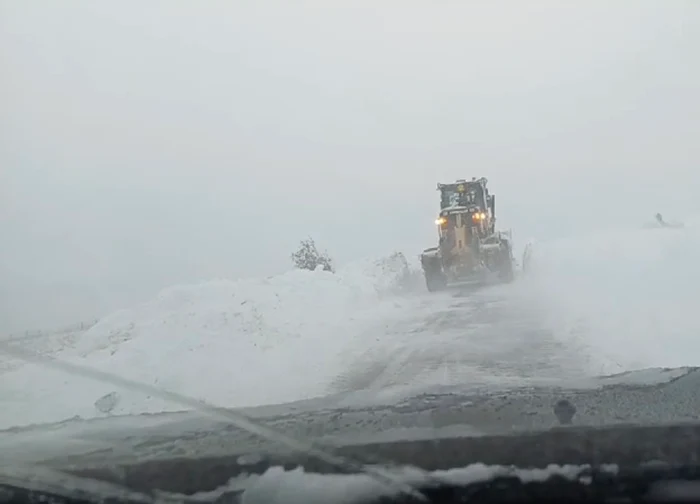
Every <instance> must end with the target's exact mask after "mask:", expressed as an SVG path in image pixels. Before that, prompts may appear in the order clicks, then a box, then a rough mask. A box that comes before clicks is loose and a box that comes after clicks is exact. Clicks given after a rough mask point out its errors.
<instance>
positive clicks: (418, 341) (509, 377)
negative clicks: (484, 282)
mask: <svg viewBox="0 0 700 504" xmlns="http://www.w3.org/2000/svg"><path fill="white" fill-rule="evenodd" d="M698 252H700V235H699V234H698V233H697V227H695V226H694V223H693V222H692V221H689V222H687V223H686V227H685V228H684V229H681V230H660V229H658V230H639V229H627V230H618V231H616V232H614V233H613V232H601V233H597V234H595V235H589V236H585V237H579V238H577V239H570V240H566V241H558V242H552V243H539V244H537V247H536V255H535V263H534V264H535V269H534V271H533V273H532V274H531V275H530V276H528V277H527V278H522V279H520V280H519V281H518V282H516V283H514V284H512V285H500V286H494V287H489V288H485V289H481V290H475V291H470V292H467V291H453V292H443V293H438V294H432V295H431V294H428V293H427V292H425V290H424V288H423V286H422V283H420V281H419V282H416V279H415V277H412V275H411V274H410V271H409V270H407V269H406V263H405V260H404V258H403V256H400V255H394V256H391V257H387V258H383V259H380V260H377V261H360V262H358V263H355V264H351V265H348V266H346V267H344V268H342V269H341V270H340V271H338V272H337V273H336V274H330V273H326V272H322V271H318V272H307V271H293V272H289V273H287V274H284V275H280V276H277V277H271V278H266V279H251V280H240V281H228V280H217V281H211V282H206V283H202V284H199V285H190V286H176V287H173V288H170V289H166V290H164V291H163V292H161V293H160V294H159V295H158V296H157V297H156V298H155V299H153V300H152V301H150V302H148V303H145V304H142V305H139V306H136V307H133V308H131V309H127V310H122V311H120V312H117V313H115V314H112V315H110V316H108V317H105V318H104V319H102V320H101V321H99V322H98V323H97V324H96V325H95V326H93V327H91V328H89V329H88V330H87V331H84V332H82V333H79V334H70V335H61V336H56V337H55V338H54V339H52V341H51V342H50V344H48V343H47V342H46V341H44V342H43V343H42V342H40V341H38V340H33V341H31V342H26V343H24V344H23V345H26V346H28V347H29V348H33V347H35V348H46V349H49V350H50V352H51V353H52V354H53V355H55V356H56V357H58V358H61V359H66V360H69V361H72V362H76V363H79V364H82V365H85V366H89V367H95V368H98V369H100V370H103V371H108V372H112V373H114V374H118V375H122V376H127V377H129V378H131V379H134V380H139V381H141V382H144V383H148V384H150V385H156V386H159V387H162V388H165V389H169V390H174V391H178V392H180V393H183V394H187V395H189V396H193V397H197V398H200V399H204V400H207V401H209V402H211V403H214V404H218V405H221V406H227V407H238V406H256V405H262V404H275V403H281V402H289V401H294V400H300V399H308V398H313V397H320V396H324V395H327V394H344V395H346V396H347V398H348V399H347V400H348V401H352V400H356V401H390V400H396V399H398V398H400V397H402V396H404V395H405V394H415V393H416V392H419V391H422V390H424V389H433V390H434V389H435V388H436V387H448V388H449V387H451V388H454V387H457V388H459V389H463V390H465V391H467V390H470V391H473V390H475V389H476V390H478V389H480V388H487V389H489V390H493V389H497V388H498V387H502V386H512V385H524V384H543V383H547V384H561V383H564V382H568V383H570V384H571V383H574V382H576V381H577V380H584V379H586V378H590V377H593V376H596V375H600V374H611V373H617V372H623V371H628V370H632V369H640V368H647V367H657V366H658V367H663V366H667V367H676V366H686V365H687V366H692V365H697V364H699V363H700V355H698V353H699V352H698V351H699V350H700V345H698V344H696V339H697V335H698V334H700V318H698V317H697V316H696V314H695V311H696V301H697V299H700V296H699V295H698V294H699V293H700V290H698V286H699V285H700V268H699V267H698V263H697V260H696V258H697V257H700V254H699V253H698ZM419 280H420V279H419ZM42 345H43V346H42ZM0 374H1V376H0V402H1V403H2V408H0V428H3V427H9V426H13V425H21V424H29V423H39V422H50V421H59V420H64V419H66V418H71V417H74V416H81V417H83V418H91V417H100V416H105V415H108V414H111V415H114V414H134V413H144V412H157V411H173V410H180V409H182V408H181V407H180V406H179V405H177V404H168V403H165V402H164V401H161V400H159V399H157V398H153V397H144V396H142V395H140V394H138V393H134V392H130V391H123V390H117V389H115V388H114V387H112V386H110V385H108V384H104V383H92V382H87V381H86V380H85V379H83V378H80V377H74V376H68V375H65V374H62V373H60V372H58V371H53V370H47V369H45V368H43V367H41V366H37V365H33V364H23V363H20V362H17V361H13V360H11V359H7V358H4V359H3V360H2V362H0ZM105 396H108V397H110V398H111V400H110V401H106V403H107V407H106V406H105V401H102V402H99V401H98V399H100V398H103V397H105ZM96 401H98V402H97V403H96Z"/></svg>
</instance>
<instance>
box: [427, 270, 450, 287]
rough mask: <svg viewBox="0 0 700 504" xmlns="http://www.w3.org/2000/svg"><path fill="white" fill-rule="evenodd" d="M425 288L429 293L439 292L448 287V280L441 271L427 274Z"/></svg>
mask: <svg viewBox="0 0 700 504" xmlns="http://www.w3.org/2000/svg"><path fill="white" fill-rule="evenodd" d="M425 286H426V287H427V288H428V291H429V292H437V291H441V290H444V289H445V288H446V287H447V278H446V277H445V275H444V274H443V273H442V272H441V271H432V272H428V271H426V272H425Z"/></svg>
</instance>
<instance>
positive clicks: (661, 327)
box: [516, 219, 700, 373]
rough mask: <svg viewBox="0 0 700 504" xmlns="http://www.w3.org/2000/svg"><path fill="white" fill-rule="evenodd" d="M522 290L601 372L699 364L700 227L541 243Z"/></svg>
mask: <svg viewBox="0 0 700 504" xmlns="http://www.w3.org/2000/svg"><path fill="white" fill-rule="evenodd" d="M533 252H534V253H533V262H532V264H533V270H532V271H531V272H530V274H529V275H528V276H527V278H525V279H524V281H523V282H522V283H521V284H520V285H519V286H518V287H517V289H516V290H517V295H519V296H520V297H521V298H523V299H527V300H528V302H529V303H530V304H531V305H534V306H537V307H538V308H539V309H540V310H541V311H542V313H543V314H544V315H545V316H546V319H545V320H546V324H547V325H548V326H549V328H550V329H552V330H554V332H555V333H557V334H558V335H559V337H561V338H562V339H564V340H568V341H571V342H572V343H576V344H585V345H586V346H588V347H590V348H591V349H592V350H593V352H592V355H593V357H592V359H593V360H594V361H595V362H592V364H594V365H597V366H599V369H594V370H593V371H594V372H598V373H613V372H619V371H626V370H629V369H634V368H645V367H654V366H658V367H680V366H693V365H698V364H700V341H699V340H698V336H700V317H699V316H698V315H699V314H698V312H697V306H698V305H697V302H698V300H699V299H700V262H699V259H700V226H698V221H697V219H695V220H691V221H686V222H685V226H684V227H683V228H680V229H621V230H618V231H606V232H601V233H596V234H590V235H587V236H582V237H577V238H575V239H566V240H559V241H556V242H549V243H547V242H541V243H537V244H536V245H535V247H534V249H533Z"/></svg>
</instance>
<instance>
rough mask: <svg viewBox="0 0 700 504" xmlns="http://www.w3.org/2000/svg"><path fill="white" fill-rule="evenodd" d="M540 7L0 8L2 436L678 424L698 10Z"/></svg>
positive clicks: (267, 3) (82, 2) (691, 276)
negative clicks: (222, 412)
mask: <svg viewBox="0 0 700 504" xmlns="http://www.w3.org/2000/svg"><path fill="white" fill-rule="evenodd" d="M548 6H549V7H548V8H547V9H544V8H543V7H542V5H540V4H539V3H538V2H511V3H509V4H508V5H507V6H506V7H504V6H503V5H499V6H497V5H496V4H493V3H491V2H409V3H405V2H393V3H389V2H372V3H371V4H370V3H366V4H364V3H359V4H358V3H357V2H351V1H350V0H334V1H333V2H321V1H313V0H312V1H310V2H301V3H299V2H282V1H277V2H275V1H272V0H256V2H238V1H230V2H196V1H190V2H185V1H182V2H174V1H173V2H128V1H127V2H116V1H112V2H90V1H87V0H74V1H71V2H60V1H55V2H41V3H39V2H29V1H15V2H10V1H7V2H0V48H2V51H1V52H2V57H1V58H0V61H1V62H2V66H3V72H2V75H3V77H2V79H0V82H2V86H3V92H2V93H1V94H0V96H1V97H2V98H0V100H2V119H0V123H1V127H2V134H0V237H1V241H2V246H0V335H1V336H2V343H3V344H7V345H8V346H7V347H3V348H4V350H2V353H0V403H1V404H2V407H1V408H0V430H2V432H0V453H3V454H5V453H9V452H8V451H5V449H4V448H3V447H4V446H10V445H12V446H14V447H15V448H16V453H15V452H12V453H13V454H15V455H13V456H17V457H34V458H33V459H32V460H33V461H34V462H37V460H38V459H39V458H41V457H44V455H45V454H44V450H49V449H50V450H67V451H68V452H71V453H73V454H74V455H75V456H76V457H77V456H78V455H79V456H81V457H83V456H84V457H87V456H88V452H89V453H92V455H89V456H94V457H97V455H95V454H94V453H99V454H100V455H101V456H103V457H107V456H112V455H114V454H115V453H117V451H114V452H109V455H105V453H106V452H107V451H108V450H107V448H106V446H113V445H120V446H123V447H124V448H123V451H119V452H118V453H119V456H120V457H122V456H124V457H126V455H124V451H129V450H143V451H142V452H139V453H140V454H139V457H141V456H142V455H143V454H144V453H147V454H148V455H149V456H150V455H153V456H154V457H155V456H156V455H157V456H159V457H161V456H162V457H166V456H172V454H173V453H176V452H178V450H180V449H182V451H183V452H185V451H186V452H187V453H190V449H191V450H192V451H193V452H194V451H196V450H202V451H204V452H208V451H209V452H215V451H223V450H231V449H233V448H232V446H234V445H235V446H236V447H238V448H236V449H241V446H245V447H247V448H249V449H250V451H255V450H257V449H258V448H257V446H258V445H256V444H255V442H254V441H253V438H254V437H255V436H259V433H258V434H254V435H253V434H250V435H248V434H245V435H244V434H241V433H240V432H239V430H240V429H239V430H236V429H238V428H236V429H233V428H231V429H229V430H227V429H228V427H226V426H222V425H221V424H222V423H224V424H225V423H226V422H227V420H222V419H221V418H218V419H217V420H216V421H213V420H211V419H209V420H206V419H205V418H204V416H206V415H199V414H197V415H195V414H190V413H188V414H185V413H182V411H190V412H191V411H192V410H194V409H197V408H198V407H199V406H201V403H198V402H197V401H202V402H204V403H206V404H208V405H210V406H212V407H214V406H216V407H221V408H226V409H230V408H244V410H243V411H244V412H245V413H246V414H249V415H250V416H251V417H252V418H254V419H256V421H259V422H261V423H265V422H267V423H266V425H272V426H274V427H275V429H278V430H280V431H283V432H285V433H286V434H288V435H289V436H293V437H295V438H303V439H310V440H313V441H318V442H319V443H321V444H323V443H325V442H329V443H331V444H333V443H340V444H352V443H359V442H360V441H362V442H364V441H368V442H369V440H371V441H377V442H381V441H383V440H387V439H392V440H397V439H398V440H401V439H405V438H406V437H408V436H416V437H420V436H424V437H428V438H433V437H437V436H439V435H443V434H445V433H454V432H459V434H460V435H474V434H483V433H497V434H498V433H500V434H504V433H505V434H513V433H517V432H522V431H532V430H537V429H550V428H552V427H556V426H558V425H560V424H561V421H560V419H559V416H558V414H557V413H555V405H556V404H558V403H559V401H560V400H562V399H566V400H569V401H571V403H572V404H573V406H574V407H575V409H574V410H571V411H574V413H571V418H572V419H571V423H572V424H574V425H610V424H616V423H624V422H632V423H635V422H638V423H659V422H662V421H666V420H668V421H675V420H682V419H691V420H692V419H693V418H694V416H693V415H695V414H696V413H694V412H693V411H695V410H693V408H694V407H695V406H694V405H695V403H694V402H693V401H694V399H693V400H691V399H688V400H687V401H686V400H685V399H681V396H682V394H681V393H680V392H679V390H680V387H681V385H679V383H684V382H682V381H681V382H678V380H679V379H680V378H682V377H684V376H686V375H688V376H695V375H692V373H695V368H694V366H697V365H698V364H700V357H698V353H696V352H695V350H696V349H698V350H699V351H700V344H699V343H698V341H699V340H698V336H699V335H700V317H698V316H697V315H696V310H697V301H698V285H700V283H699V282H700V266H699V264H700V261H698V258H699V257H700V232H699V231H698V227H697V223H698V220H697V217H696V216H697V215H700V199H698V197H697V190H698V188H699V187H700V171H699V170H698V169H697V165H698V161H699V160H700V147H699V146H700V143H698V141H697V132H698V131H700V110H698V104H700V96H699V94H700V91H698V90H699V89H700V58H699V57H698V48H700V29H693V28H694V27H695V28H700V25H699V24H698V23H699V22H700V21H699V18H700V3H697V4H695V3H686V4H678V3H674V2H667V3H665V2H655V3H654V2H647V3H635V4H634V5H631V4H630V5H627V4H624V5H623V4H617V3H612V2H611V3H609V4H605V9H603V8H602V7H601V6H600V4H597V3H590V2H576V3H566V4H564V3H561V4H560V3H557V2H550V3H549V4H548ZM630 9H634V15H632V16H630ZM522 20H527V22H522ZM681 25H682V26H684V27H687V29H684V30H679V29H678V27H679V26H681ZM593 33H595V37H591V34H593ZM475 167H476V168H475ZM660 173H663V176H659V174H660ZM482 177H483V178H482ZM463 180H466V181H468V182H466V183H464V186H465V189H464V191H463V192H461V191H459V190H458V186H459V185H460V181H463ZM471 182H473V184H471ZM437 184H443V185H445V187H444V188H443V190H442V191H438V190H436V187H439V186H438V185H437ZM482 184H483V186H482ZM484 190H485V191H487V192H482V191H484ZM486 196H494V199H490V198H489V199H488V200H487V201H484V198H485V197H486ZM495 196H497V199H495ZM492 202H493V207H492V206H491V203H492ZM470 204H476V205H479V206H480V207H484V208H486V210H484V211H483V212H466V213H465V214H460V211H459V210H456V211H454V212H451V213H453V214H454V215H455V216H454V217H452V218H453V219H454V222H455V225H450V226H447V225H444V221H442V220H441V219H442V218H443V217H444V216H442V214H441V213H440V211H439V210H438V208H437V207H438V205H440V207H441V209H442V208H445V207H448V206H455V205H459V206H467V205H470ZM651 205H653V206H651ZM492 208H493V211H492ZM445 213H450V212H445ZM657 213H661V214H662V215H663V225H659V223H658V222H656V219H655V217H654V216H655V215H656V214H657ZM457 223H458V224H457ZM441 230H442V232H443V237H442V241H441V234H440V231H441ZM12 348H14V349H18V350H22V351H23V352H29V354H22V355H20V354H18V353H12V351H11V349H12ZM28 355H29V356H31V355H34V356H39V357H47V358H51V359H56V360H57V361H60V362H66V363H70V364H72V365H74V366H76V367H78V368H86V369H91V370H94V371H99V372H100V373H108V374H109V375H114V376H119V377H123V378H128V379H129V380H130V383H129V384H127V383H125V382H119V381H114V380H112V381H110V380H107V379H106V378H105V376H104V375H100V376H97V375H95V374H90V373H82V374H81V373H80V372H78V371H76V369H75V368H60V369H59V368H53V367H50V366H49V364H48V363H47V362H45V361H41V360H34V361H32V360H31V358H29V357H28ZM28 358H29V360H30V361H27V359H28ZM134 382H136V383H140V384H145V385H147V387H145V388H144V387H141V388H139V387H136V386H135V385H134ZM148 387H150V388H148ZM609 387H613V389H610V388H609ZM664 387H668V388H664ZM154 390H155V391H156V392H157V391H171V392H175V393H177V394H180V395H179V396H178V398H175V397H172V396H168V395H167V394H165V395H159V394H157V393H156V392H154ZM611 390H612V391H611ZM659 390H663V391H664V392H663V393H661V392H658V391H659ZM654 391H656V392H654ZM674 394H677V395H674ZM688 395H693V394H690V393H689V394H688ZM695 395H697V394H695ZM183 396H184V397H187V398H190V400H189V401H187V400H185V401H183V400H182V397H183ZM613 398H618V399H619V400H614V399H613ZM599 404H604V405H605V407H600V406H598V405H599ZM631 404H643V405H644V407H639V408H632V406H631ZM698 407H699V408H700V405H698ZM562 408H563V409H562ZM556 411H558V412H559V413H562V412H565V411H569V410H568V409H567V408H566V407H561V408H559V409H557V410H556ZM239 413H240V411H239ZM210 414H212V411H211V410H208V413H207V415H210ZM564 416H566V414H564ZM57 422H59V423H61V424H60V426H56V425H55V424H56V423H57ZM47 425H52V426H53V427H46V426H47ZM28 426H40V427H32V430H31V433H32V434H31V435H29V434H27V432H25V431H24V430H23V429H29V427H28ZM42 429H43V430H42ZM202 429H204V430H206V429H210V430H214V431H216V432H217V436H218V435H221V436H224V435H228V434H230V435H231V436H237V437H236V442H235V443H225V442H223V441H221V439H218V438H217V441H216V442H215V441H212V440H211V438H207V440H206V442H204V441H202V443H201V444H197V443H196V440H195V439H194V438H195V437H196V435H195V434H192V432H200V431H201V430H202ZM88 431H89V432H90V433H91V434H90V435H91V436H92V437H91V438H90V439H91V440H89V441H88V440H81V441H80V442H76V443H66V444H65V445H64V444H61V443H60V442H58V441H56V439H58V438H61V439H63V438H64V437H65V438H69V437H70V438H73V437H81V436H82V434H80V433H81V432H88ZM234 431H235V432H234ZM49 432H51V433H52V434H51V435H52V436H57V438H56V439H54V438H52V440H51V441H52V442H51V443H49V442H46V439H47V437H44V434H45V435H46V436H49V434H48V433H49ZM135 432H137V433H138V434H135ZM38 433H41V435H39V434H38ZM227 433H228V434H227ZM93 434H94V435H93ZM267 434H269V433H267ZM267 434H265V436H267ZM149 436H150V438H149ZM159 436H160V437H159ZM86 437H87V436H86ZM166 437H167V438H168V439H170V438H172V437H182V442H183V443H185V444H184V445H182V446H180V445H173V446H171V447H170V448H172V449H168V450H166V449H162V450H161V449H156V448H154V447H153V445H150V444H149V441H147V440H145V438H149V439H151V438H152V440H153V439H155V440H162V439H165V438H166ZM263 437H264V436H263ZM98 438H99V442H98V441H97V439H98ZM137 439H138V440H139V442H137V441H136V440H137ZM54 441H55V442H54ZM154 442H155V441H154ZM159 442H160V441H159ZM277 442H278V440H275V441H272V443H273V444H274V443H277ZM3 443H5V444H3ZM81 443H85V445H83V444H81ZM90 443H94V444H95V446H93V445H92V444H90ZM130 443H131V444H130ZM30 444H31V446H38V447H37V449H36V450H29V449H26V450H25V451H24V452H23V451H22V450H20V447H28V446H29V445H30ZM87 444H90V447H91V448H94V449H95V450H94V453H93V452H92V451H90V450H87V449H82V448H81V447H83V446H86V445H87ZM185 445H186V446H185ZM194 445H196V446H195V448H196V450H195V449H194V448H193V446H194ZM185 448H187V449H185ZM7 450H9V448H7ZM77 452H79V453H77ZM22 453H25V454H24V455H23V454H22ZM197 453H199V452H197ZM54 455H55V454H54ZM52 456H53V455H52ZM114 456H117V455H114ZM45 459H46V460H49V459H51V457H49V456H48V455H46V457H45ZM81 460H82V459H81Z"/></svg>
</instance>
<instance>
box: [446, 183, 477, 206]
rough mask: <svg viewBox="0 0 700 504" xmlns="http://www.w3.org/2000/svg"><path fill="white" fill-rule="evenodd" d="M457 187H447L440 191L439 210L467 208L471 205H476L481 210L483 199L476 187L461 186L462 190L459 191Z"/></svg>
mask: <svg viewBox="0 0 700 504" xmlns="http://www.w3.org/2000/svg"><path fill="white" fill-rule="evenodd" d="M458 187H459V186H454V187H453V186H449V187H446V188H443V189H442V190H441V195H440V196H441V197H440V204H441V208H449V207H456V206H464V207H467V206H471V205H478V206H479V207H480V208H483V198H482V197H481V191H480V188H479V187H478V186H477V187H474V186H470V185H463V186H462V190H459V189H458Z"/></svg>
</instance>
